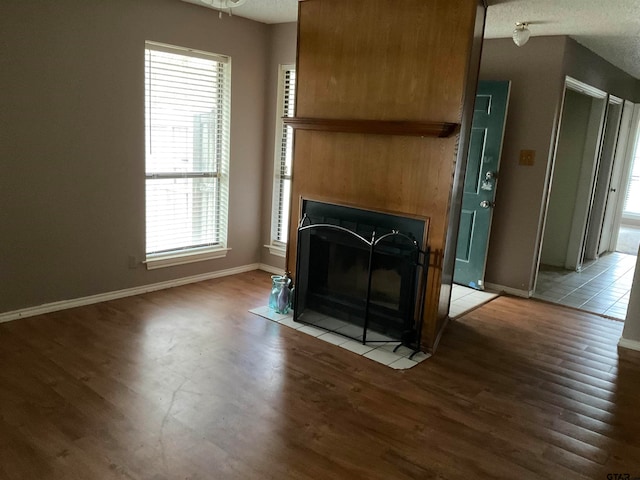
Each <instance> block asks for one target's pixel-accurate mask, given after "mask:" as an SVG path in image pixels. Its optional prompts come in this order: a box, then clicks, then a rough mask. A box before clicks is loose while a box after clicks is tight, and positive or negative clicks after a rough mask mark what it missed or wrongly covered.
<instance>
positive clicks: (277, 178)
mask: <svg viewBox="0 0 640 480" xmlns="http://www.w3.org/2000/svg"><path fill="white" fill-rule="evenodd" d="M287 72H294V81H293V88H292V89H293V95H292V97H293V102H294V103H295V89H296V81H295V72H296V66H295V65H294V64H289V63H287V64H282V65H280V66H279V67H278V95H277V104H276V105H277V109H276V129H275V142H274V155H273V190H272V192H273V193H272V200H271V229H270V239H269V245H265V246H266V247H267V248H268V249H269V253H271V254H272V255H276V256H279V257H284V256H285V255H286V250H287V242H284V241H282V240H281V238H282V237H281V236H280V237H279V236H278V225H279V224H280V222H279V218H280V217H281V216H282V212H281V210H280V207H281V205H282V204H281V198H282V197H281V191H280V190H281V189H280V182H281V180H282V178H281V175H280V172H281V171H282V164H283V162H286V156H287V153H286V151H285V152H284V155H283V150H282V144H283V142H284V141H285V135H286V133H285V132H287V130H286V129H287V128H289V135H291V145H292V151H291V155H293V129H292V128H291V127H286V126H285V124H284V121H283V120H282V118H283V117H284V116H285V113H286V112H285V101H286V100H287V99H286V98H285V94H286V92H285V90H286V88H285V80H286V75H287ZM293 108H295V105H294V106H293ZM284 179H285V180H289V182H291V181H292V175H291V174H289V175H284ZM290 185H291V183H290ZM290 201H291V199H290V198H289V199H288V200H287V201H286V203H289V204H290ZM289 208H291V206H290V205H289ZM288 223H289V222H287V225H281V227H280V228H281V229H283V228H284V229H287V230H288V228H289V225H288ZM287 234H288V232H287Z"/></svg>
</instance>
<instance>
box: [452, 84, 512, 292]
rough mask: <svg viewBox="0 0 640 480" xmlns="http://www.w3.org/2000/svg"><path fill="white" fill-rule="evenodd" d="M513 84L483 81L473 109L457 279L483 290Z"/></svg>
mask: <svg viewBox="0 0 640 480" xmlns="http://www.w3.org/2000/svg"><path fill="white" fill-rule="evenodd" d="M509 87H510V83H509V82H480V83H479V84H478V93H477V95H476V103H475V109H474V112H473V123H472V127H471V139H470V142H469V157H468V160H467V173H466V175H465V178H464V193H463V194H462V212H461V214H460V227H459V230H458V245H457V248H456V265H455V270H454V274H453V281H454V283H457V284H460V285H466V286H469V287H472V288H476V289H479V290H483V289H484V271H485V266H486V261H487V248H488V246H489V232H490V230H491V218H492V215H493V205H494V200H495V197H496V186H497V183H498V167H499V166H500V153H501V151H502V137H503V132H504V123H505V119H506V117H507V103H508V101H509Z"/></svg>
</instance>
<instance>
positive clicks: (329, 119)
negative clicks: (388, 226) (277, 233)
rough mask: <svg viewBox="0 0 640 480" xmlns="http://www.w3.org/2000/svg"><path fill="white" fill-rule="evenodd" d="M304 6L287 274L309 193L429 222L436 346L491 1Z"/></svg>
mask: <svg viewBox="0 0 640 480" xmlns="http://www.w3.org/2000/svg"><path fill="white" fill-rule="evenodd" d="M298 8H299V15H298V53H297V66H296V82H297V84H296V106H295V115H296V116H295V117H294V118H287V119H285V122H286V123H287V124H288V125H290V126H291V127H293V128H294V157H293V172H292V187H291V192H292V193H291V215H290V216H289V219H290V220H289V222H290V224H289V243H288V247H287V261H286V263H287V270H289V271H291V272H295V265H296V241H297V226H298V222H299V220H300V208H301V200H302V199H303V198H308V199H312V200H320V201H325V202H329V203H335V204H342V205H349V206H353V207H357V208H363V209H369V210H375V211H380V212H388V213H391V214H397V215H402V216H410V217H414V218H424V219H428V222H429V232H428V237H427V238H426V241H425V244H424V245H422V247H423V248H424V247H427V246H428V247H429V248H430V250H431V252H432V258H431V266H432V268H430V271H429V278H428V287H427V289H426V291H425V298H426V303H425V309H424V316H423V319H424V324H423V325H424V326H423V334H422V339H421V346H422V348H423V349H424V350H431V351H433V350H434V349H435V346H436V344H437V339H438V338H439V335H440V333H441V331H442V329H443V327H444V325H445V323H446V318H447V313H448V301H449V299H448V295H449V290H450V282H451V277H452V273H453V264H451V263H450V262H447V258H448V256H447V253H446V252H447V251H449V252H450V251H451V248H452V246H453V247H455V245H454V243H455V240H454V241H450V242H449V245H447V234H448V233H450V230H451V228H450V226H449V220H450V214H451V213H452V212H454V211H455V204H456V201H455V198H456V197H455V195H454V193H453V187H454V184H459V183H460V182H459V181H458V180H457V178H458V177H459V175H460V172H461V169H460V162H457V158H459V155H463V154H464V153H465V152H466V146H467V144H468V134H469V128H468V125H470V116H469V115H468V112H469V108H468V106H469V105H466V103H465V102H468V101H469V98H471V101H472V100H473V98H474V92H475V86H476V82H477V72H478V67H479V51H480V49H481V42H482V27H483V25H484V14H485V6H484V4H483V2H482V0H428V1H426V0H402V2H394V1H390V0H348V1H345V0H305V1H300V2H299V3H298ZM471 106H472V105H471ZM457 163H458V166H456V165H457ZM454 216H455V213H454ZM447 248H448V249H447ZM449 270H450V271H449ZM294 280H295V279H294ZM443 285H444V287H443Z"/></svg>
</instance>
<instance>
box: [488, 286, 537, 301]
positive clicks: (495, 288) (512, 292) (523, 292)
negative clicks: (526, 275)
mask: <svg viewBox="0 0 640 480" xmlns="http://www.w3.org/2000/svg"><path fill="white" fill-rule="evenodd" d="M484 287H485V289H487V290H493V291H494V292H504V293H508V294H509V295H514V296H516V297H522V298H531V297H532V296H533V290H519V289H517V288H512V287H506V286H504V285H497V284H495V283H485V284H484Z"/></svg>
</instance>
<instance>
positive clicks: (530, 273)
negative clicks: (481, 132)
mask: <svg viewBox="0 0 640 480" xmlns="http://www.w3.org/2000/svg"><path fill="white" fill-rule="evenodd" d="M565 75H570V76H572V77H574V78H576V79H577V80H580V81H583V82H585V83H589V84H591V85H593V86H595V87H598V88H600V89H603V90H605V91H608V92H610V93H613V94H615V95H617V96H620V97H622V98H625V99H630V100H632V101H640V81H638V80H636V79H634V78H632V77H630V76H629V75H627V74H626V73H624V72H622V71H620V70H619V69H617V68H616V67H614V66H613V65H611V64H609V63H608V62H606V61H604V60H603V59H602V58H600V57H598V56H597V55H595V54H593V53H592V52H590V51H589V50H587V49H585V48H584V47H582V46H581V45H579V44H577V43H576V42H575V41H574V40H572V39H570V38H568V37H532V38H531V40H530V41H529V42H528V43H527V44H526V45H525V46H524V47H520V48H518V47H516V46H515V45H514V43H513V42H512V41H511V39H497V40H486V41H485V43H484V47H483V57H482V61H481V65H480V78H481V79H482V80H511V82H512V83H511V99H510V103H509V112H508V118H507V125H506V129H505V137H504V146H503V151H502V165H501V169H500V182H499V185H498V190H497V195H496V207H495V211H494V218H493V225H492V231H491V239H490V242H489V253H488V258H487V272H486V282H487V283H491V284H495V285H500V286H506V287H509V288H512V289H516V290H519V291H522V292H527V291H530V290H532V289H533V287H534V281H535V275H536V270H537V263H538V253H539V245H540V239H541V233H542V225H543V221H544V212H545V204H546V201H547V200H546V198H547V179H548V177H549V166H550V159H551V158H552V155H553V151H554V144H555V139H556V132H557V123H558V118H559V111H560V106H561V100H562V94H563V87H564V78H565ZM522 149H527V150H535V151H536V161H535V164H534V165H533V166H523V165H519V163H518V157H519V152H520V150H522Z"/></svg>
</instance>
